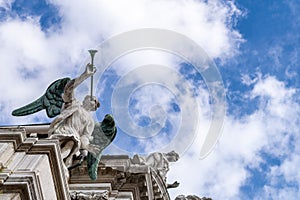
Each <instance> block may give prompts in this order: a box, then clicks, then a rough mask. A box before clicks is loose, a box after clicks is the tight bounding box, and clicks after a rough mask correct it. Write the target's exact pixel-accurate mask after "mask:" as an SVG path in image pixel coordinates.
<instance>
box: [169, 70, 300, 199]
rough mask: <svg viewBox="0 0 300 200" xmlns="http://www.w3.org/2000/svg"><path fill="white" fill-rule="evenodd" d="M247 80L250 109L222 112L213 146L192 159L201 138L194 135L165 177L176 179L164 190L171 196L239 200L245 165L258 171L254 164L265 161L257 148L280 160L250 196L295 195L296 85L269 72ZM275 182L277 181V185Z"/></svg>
mask: <svg viewBox="0 0 300 200" xmlns="http://www.w3.org/2000/svg"><path fill="white" fill-rule="evenodd" d="M253 84H254V87H253V90H252V91H251V92H250V95H248V96H252V97H257V98H259V99H260V102H261V104H260V106H259V107H258V109H257V110H256V112H254V113H253V114H250V115H246V116H244V117H243V118H241V119H237V118H236V117H235V116H227V118H226V120H225V124H224V130H223V134H222V137H221V139H220V140H219V143H218V145H217V147H216V148H215V149H214V151H213V153H212V154H210V155H209V156H208V157H207V158H205V159H204V160H199V159H198V156H199V148H200V146H201V144H202V143H201V142H200V140H196V141H195V143H194V144H193V146H192V147H191V148H190V149H189V151H188V152H187V153H186V154H184V156H183V158H181V160H180V161H179V162H178V163H175V164H174V165H172V167H171V171H170V173H169V181H170V182H172V181H174V180H178V181H179V182H181V185H180V186H179V188H178V189H172V190H170V192H171V195H172V196H173V197H175V196H176V195H177V194H182V193H183V194H189V193H190V194H198V196H209V197H212V198H214V199H240V198H241V196H243V194H241V192H240V188H241V187H242V186H243V185H244V184H245V183H246V180H247V178H250V177H251V173H250V172H249V171H247V167H250V168H252V169H258V170H262V169H261V168H260V164H262V163H264V162H267V161H266V160H264V159H266V158H265V157H263V156H262V155H261V152H265V153H267V154H269V155H271V156H273V157H277V158H278V159H280V160H283V162H282V163H280V165H279V166H278V167H276V165H275V166H272V163H269V165H268V167H270V172H269V173H268V174H267V178H266V180H269V181H268V182H267V183H266V184H265V187H264V190H263V192H262V193H258V194H257V195H255V197H256V198H257V199H264V198H265V199H266V198H270V197H271V198H277V197H282V198H283V199H289V197H293V198H295V197H299V195H300V193H299V190H298V189H297V188H298V186H299V176H300V174H299V173H298V171H299V170H298V168H297V166H299V160H300V159H299V148H298V147H297V146H296V147H295V148H293V144H295V145H297V143H299V142H300V140H299V135H298V133H299V127H298V122H299V112H300V109H299V108H300V107H299V103H298V102H297V99H296V96H295V95H296V94H297V93H296V89H294V88H289V87H287V86H286V85H285V84H284V83H283V82H281V81H278V80H277V79H276V78H275V77H272V76H265V77H263V78H257V82H256V83H253ZM250 98H251V97H250ZM249 100H250V99H249ZM241 106H243V105H241ZM245 106H247V105H245ZM205 123H207V124H205ZM203 124H205V125H204V126H207V125H209V122H208V121H207V120H206V121H202V126H203ZM291 144H292V145H291ZM275 183H277V184H275ZM278 183H281V184H280V189H279V188H278ZM253 184H255V183H253ZM291 184H295V186H291ZM287 191H289V192H290V194H289V192H287ZM293 195H294V196H293Z"/></svg>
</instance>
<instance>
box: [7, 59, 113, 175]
mask: <svg viewBox="0 0 300 200" xmlns="http://www.w3.org/2000/svg"><path fill="white" fill-rule="evenodd" d="M95 72H96V69H95V67H94V66H93V64H87V66H86V69H85V71H84V72H83V73H82V74H81V75H80V76H79V77H77V78H75V79H72V80H70V78H63V79H59V80H57V81H55V82H53V83H52V84H51V85H50V86H49V87H48V88H47V90H46V92H45V94H44V95H43V96H41V97H40V98H39V99H37V100H35V101H34V102H32V103H30V104H28V105H26V106H23V107H21V108H19V109H16V110H14V111H13V112H12V114H13V115H14V116H24V115H28V114H32V113H35V112H38V111H40V110H42V109H46V112H47V115H48V117H56V118H55V119H54V120H53V121H52V123H51V124H50V127H49V130H48V133H49V139H58V140H59V143H60V147H61V155H62V158H63V161H64V163H65V171H66V175H67V177H68V176H69V173H68V169H69V170H70V169H72V168H74V163H73V162H74V158H76V157H77V158H78V157H79V158H81V161H80V164H81V163H82V161H83V159H85V158H86V159H87V167H88V173H89V176H90V178H91V179H92V180H95V179H97V170H98V164H99V161H100V158H101V153H102V151H103V150H104V149H105V148H106V147H107V146H108V145H109V144H110V143H111V142H112V141H113V140H114V138H115V136H116V133H117V129H116V126H115V122H114V119H113V117H112V116H111V115H109V114H107V115H106V116H105V117H104V119H103V121H102V122H95V121H94V120H93V118H92V115H91V113H90V112H92V111H96V110H97V109H98V108H99V107H100V103H99V101H98V100H97V98H96V97H95V96H91V95H87V96H86V97H85V98H84V100H83V102H82V103H81V102H80V101H78V100H77V99H76V98H75V95H74V90H75V88H76V87H77V86H78V85H80V84H81V83H82V82H83V81H84V80H86V79H87V78H89V77H91V76H92V75H93V74H94V73H95ZM77 165H78V164H76V165H75V166H77Z"/></svg>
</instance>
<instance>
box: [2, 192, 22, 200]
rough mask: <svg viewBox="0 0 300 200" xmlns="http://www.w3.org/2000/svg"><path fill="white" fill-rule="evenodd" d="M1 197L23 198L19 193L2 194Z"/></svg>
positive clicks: (5, 199)
mask: <svg viewBox="0 0 300 200" xmlns="http://www.w3.org/2000/svg"><path fill="white" fill-rule="evenodd" d="M0 199H3V200H22V199H21V197H20V194H19V193H7V194H0Z"/></svg>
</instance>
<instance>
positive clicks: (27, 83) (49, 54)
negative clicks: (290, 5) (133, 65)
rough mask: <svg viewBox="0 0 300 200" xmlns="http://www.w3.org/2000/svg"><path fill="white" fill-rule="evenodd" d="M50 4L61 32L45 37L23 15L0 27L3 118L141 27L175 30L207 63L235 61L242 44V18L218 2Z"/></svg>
mask: <svg viewBox="0 0 300 200" xmlns="http://www.w3.org/2000/svg"><path fill="white" fill-rule="evenodd" d="M50 2H52V3H53V4H55V5H56V6H57V7H58V10H59V12H58V15H59V16H61V26H60V27H61V29H52V28H51V27H50V28H49V30H47V33H45V32H43V31H42V27H41V26H40V24H39V17H38V16H37V17H32V16H27V17H25V18H24V16H25V15H23V16H22V17H23V18H22V19H19V18H18V17H17V16H16V14H14V15H9V14H8V15H7V19H6V21H2V22H1V24H0V41H1V47H0V52H1V53H0V59H1V65H2V66H1V75H0V78H1V81H2V83H3V84H1V86H0V92H1V94H5V97H3V98H2V101H3V105H4V106H3V107H4V109H3V110H2V113H3V114H4V115H6V116H9V115H10V112H11V111H12V110H13V109H14V108H16V107H18V106H21V105H24V104H26V103H29V102H30V101H31V100H33V99H35V98H37V97H38V96H40V95H41V94H42V93H43V92H44V90H45V89H46V87H47V86H48V85H49V84H50V83H51V82H52V81H54V80H55V79H57V78H61V77H63V76H71V77H74V76H75V75H76V74H79V73H81V72H79V71H80V70H82V66H83V65H84V62H86V61H87V60H88V59H89V58H88V57H89V56H88V54H87V49H89V48H91V47H95V46H97V45H98V44H99V43H100V42H101V41H103V39H108V38H109V37H111V36H113V35H116V34H119V33H122V32H124V31H129V30H132V29H139V28H145V27H152V28H165V29H170V30H174V31H176V32H179V33H182V34H184V35H186V36H188V37H190V38H191V39H193V40H195V41H196V42H198V44H200V45H201V46H202V47H203V48H204V49H205V50H206V51H207V52H208V54H209V56H210V57H212V58H222V59H226V58H228V57H231V56H233V55H235V53H236V52H237V51H238V50H237V49H238V45H239V44H240V43H241V41H242V39H241V35H240V34H239V33H238V32H237V31H236V30H234V29H233V28H232V25H233V23H235V22H234V20H235V17H236V16H238V15H240V14H241V13H240V11H239V10H238V9H237V8H236V6H235V5H234V4H233V3H220V1H217V0H215V1H209V2H208V3H205V2H202V1H194V0H188V1H167V0H159V1H149V0H141V1H137V0H132V1H114V0H113V1H93V0H89V1H84V2H83V1H72V3H70V2H69V1H55V0H51V1H50ZM11 3H12V1H1V2H0V6H2V7H5V9H6V12H8V13H9V12H10V9H11ZM139 59H140V58H139ZM164 59H165V58H164ZM162 60H163V58H162ZM28 75H29V76H28ZM30 75H31V76H30ZM4 83H5V84H4ZM36 116H39V115H36ZM28 120H29V118H28ZM9 121H11V123H18V122H22V123H24V122H25V123H26V121H27V120H26V121H24V119H22V120H21V119H17V118H12V117H8V118H6V120H5V123H8V122H9ZM28 122H29V121H28Z"/></svg>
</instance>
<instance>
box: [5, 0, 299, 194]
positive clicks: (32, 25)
mask: <svg viewBox="0 0 300 200" xmlns="http://www.w3.org/2000/svg"><path fill="white" fill-rule="evenodd" d="M299 8H300V2H299V1H297V0H282V1H279V0H278V1H272V0H265V1H251V0H243V1H242V0H235V1H222V0H213V1H201V0H199V1H193V0H188V1H173V2H170V1H167V0H162V1H159V2H158V1H148V0H140V1H135V0H132V1H124V2H123V1H122V2H120V1H110V2H105V1H98V2H97V1H93V0H90V1H87V2H80V1H74V2H72V4H71V3H69V2H68V1H63V0H62V1H56V0H51V1H42V0H39V1H37V0H35V1H25V0H16V1H13V0H2V1H0V42H1V47H0V60H1V62H2V66H1V70H2V73H1V74H0V78H1V80H2V81H1V84H0V92H1V94H3V97H2V98H1V99H0V112H1V117H0V123H1V124H2V125H7V124H24V123H43V122H49V121H50V120H49V119H48V118H47V117H46V115H45V113H43V112H41V113H38V114H35V115H33V116H29V117H26V118H24V117H21V118H16V117H4V116H9V115H10V113H11V111H12V110H13V109H14V108H16V107H19V106H22V105H24V104H26V103H29V102H31V101H32V100H34V99H36V98H37V97H39V96H40V95H41V94H43V92H44V89H46V88H47V86H48V85H49V84H50V83H51V82H52V81H54V80H56V79H58V78H61V77H66V76H69V77H74V76H76V75H79V73H81V72H82V70H83V67H84V65H85V64H86V63H87V62H89V55H88V53H87V50H88V49H90V48H97V46H98V45H99V44H100V43H101V42H103V41H105V40H109V39H110V38H111V37H113V36H118V35H119V34H122V33H123V32H126V31H131V30H134V29H140V28H163V29H168V30H172V31H174V32H176V33H180V34H183V35H185V36H186V37H188V38H190V39H192V40H193V41H195V42H196V43H197V44H198V45H199V46H200V47H201V48H203V49H204V50H205V51H206V53H207V55H208V56H209V57H210V59H211V60H213V61H214V62H215V64H216V66H217V68H218V70H219V72H220V74H221V77H222V79H223V83H224V88H225V90H226V106H227V111H226V116H225V119H224V122H223V128H222V132H221V137H220V138H219V140H218V142H217V144H216V145H215V148H214V149H213V151H212V152H211V153H210V154H209V155H208V156H207V157H206V158H205V159H202V160H200V159H199V152H200V148H201V145H203V141H204V137H205V134H206V133H207V131H208V129H209V127H210V124H211V112H212V107H211V106H212V105H211V99H210V98H211V96H212V92H211V91H209V88H208V86H207V85H206V84H205V77H203V76H202V75H201V74H200V73H197V72H196V71H197V70H196V71H195V69H193V65H191V64H190V63H186V60H184V59H182V58H178V57H177V56H176V55H175V54H171V55H170V54H168V53H166V52H161V51H159V50H151V51H147V50H145V49H144V50H143V49H141V50H139V51H137V52H133V53H128V55H120V58H119V59H118V60H115V61H114V62H113V63H112V64H111V65H110V66H109V68H108V69H106V70H104V71H101V70H100V69H99V70H98V74H99V76H98V77H97V78H96V79H95V80H96V81H97V83H96V84H95V85H96V86H97V87H96V89H95V93H96V94H97V96H98V98H99V99H100V102H101V106H102V107H101V109H100V110H99V111H97V113H96V114H95V118H97V119H99V120H101V119H102V117H103V116H104V115H105V114H106V113H112V112H113V111H114V109H115V110H118V109H116V108H119V107H118V106H120V105H119V104H117V105H115V104H114V101H113V100H112V99H113V98H114V96H113V95H114V94H115V93H116V92H117V89H116V88H117V87H119V86H118V84H119V81H123V82H122V83H127V82H129V80H132V79H129V78H128V77H132V73H136V75H137V76H136V80H135V79H134V81H136V82H133V83H131V84H136V85H137V86H138V87H137V88H134V89H133V90H132V91H131V93H130V95H129V94H124V97H125V95H127V96H128V102H129V103H128V105H129V106H128V113H129V115H128V116H129V118H130V120H132V122H133V123H132V124H130V125H128V127H121V125H122V119H116V120H117V121H118V120H119V122H120V123H119V125H120V127H119V132H118V135H117V137H116V139H115V141H114V144H113V145H112V146H111V147H110V148H108V149H107V152H108V153H130V154H133V153H148V152H151V151H159V150H161V148H160V147H165V146H168V145H171V144H172V141H174V144H175V145H178V146H179V145H180V143H181V142H182V141H177V140H178V138H177V139H176V135H177V134H178V132H180V130H181V129H180V128H182V127H183V128H184V129H183V130H185V131H187V132H190V130H194V129H193V128H195V127H196V128H195V130H196V129H197V131H196V133H197V134H196V136H195V135H193V134H192V133H189V134H190V135H187V138H193V141H188V142H187V143H186V144H188V145H187V149H186V150H185V151H182V152H181V153H182V154H181V159H180V160H179V161H178V162H177V163H174V164H172V166H171V171H170V172H169V175H168V180H169V182H173V181H175V180H178V181H179V182H180V183H181V185H180V187H179V188H176V189H172V190H170V194H171V196H172V197H173V198H174V197H175V196H176V195H179V194H185V195H188V194H195V195H198V196H207V197H212V198H214V199H298V198H299V197H300V191H299V184H300V181H299V180H300V172H299V170H298V169H297V166H299V165H300V149H299V147H298V146H297V144H298V143H299V142H300V137H299V121H300V118H299V111H300V104H299V103H300V102H299V86H300V82H299V78H298V73H299V51H298V49H299V46H300V26H299V22H300V14H299V13H298V10H299ZM122 44H123V43H122ZM122 44H120V46H121V45H122ZM190 53H191V54H193V52H192V51H191V52H190ZM96 64H98V63H97V62H96ZM146 64H159V65H164V66H169V67H171V68H172V67H173V70H175V71H176V72H177V74H179V75H181V78H180V77H178V76H175V75H174V74H172V73H169V71H168V70H167V68H163V70H162V71H161V73H162V74H160V75H161V79H159V77H160V76H159V74H156V72H155V71H153V73H152V74H149V73H148V74H139V73H140V72H139V71H135V69H138V68H139V66H143V65H146ZM100 75H101V76H100ZM152 76H153V77H156V78H157V77H158V79H157V80H162V82H161V83H159V84H158V83H157V82H155V81H154V82H153V83H151V84H153V85H151V84H149V83H147V84H144V85H143V84H141V85H139V83H144V82H143V81H145V80H146V79H147V80H148V78H149V77H150V78H151V77H152ZM182 80H185V81H186V83H182ZM126 81H127V82H126ZM185 81H184V82H185ZM167 84H170V86H168V87H167ZM172 84H174V85H173V86H174V87H173V86H172ZM88 85H89V83H86V84H85V85H83V86H82V87H80V88H79V89H78V97H83V96H84V95H86V91H87V90H88V89H87V88H88ZM125 89H126V88H125ZM118 94H119V93H118ZM120 95H121V96H119V97H117V99H119V100H120V98H121V97H123V96H122V94H120ZM127 96H126V97H127ZM182 96H184V97H182ZM194 103H196V104H197V105H196V104H194ZM114 106H117V107H115V108H114ZM121 108H122V107H120V109H121ZM185 110H187V111H189V112H190V113H192V114H191V116H188V115H184V114H183V113H184V111H185ZM116 116H121V118H122V116H124V118H125V119H127V118H126V117H125V114H124V115H122V113H121V114H120V113H116ZM195 121H196V122H197V123H196V124H195V123H194V122H195ZM152 122H153V123H152ZM134 124H135V125H138V126H139V127H141V128H139V129H137V130H143V133H151V134H152V132H151V131H153V130H154V129H155V130H156V127H157V126H159V127H160V128H161V129H160V130H159V131H158V132H155V134H154V135H152V137H149V138H146V139H142V138H141V137H142V136H141V135H139V133H136V132H135V131H133V132H134V133H133V132H132V129H131V128H132V127H131V126H133V127H136V126H135V125H134ZM149 124H150V125H151V127H152V128H153V130H152V129H151V130H150V129H149ZM152 125H153V126H152ZM156 125H157V126H156ZM194 125H195V127H194ZM191 127H192V128H191ZM188 128H190V129H188ZM128 130H130V131H128ZM188 130H189V131H188ZM189 142H190V143H189ZM183 143H184V142H183ZM166 149H168V148H166ZM180 151H181V150H180ZM187 168H188V169H189V170H188V171H187Z"/></svg>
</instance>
